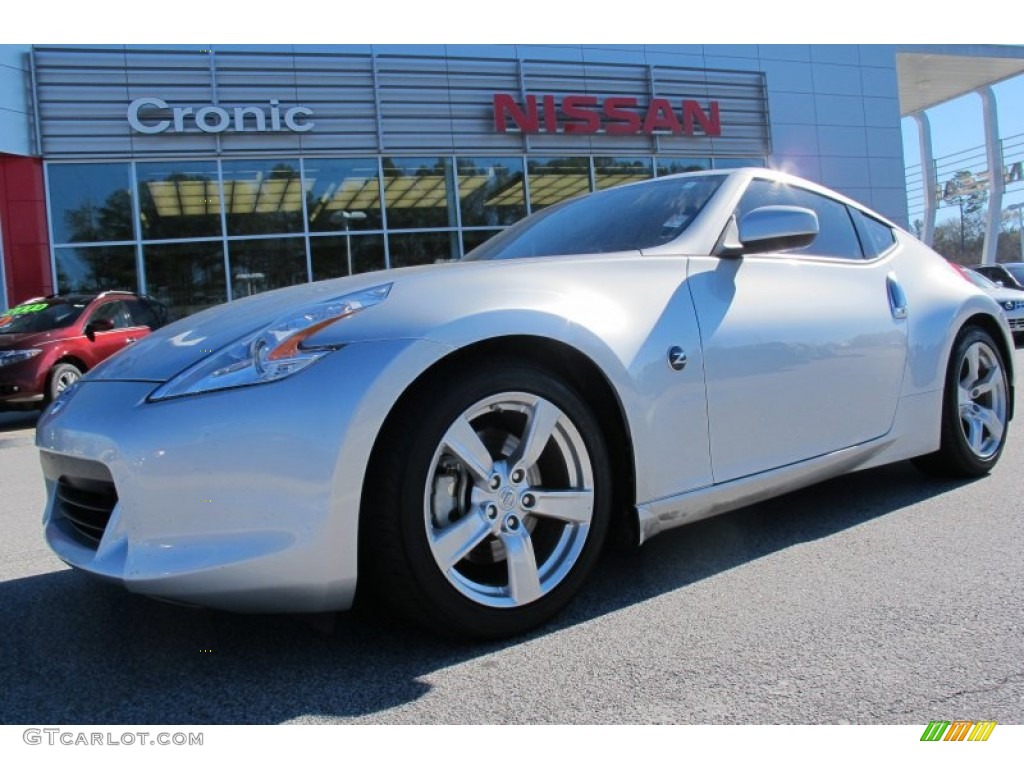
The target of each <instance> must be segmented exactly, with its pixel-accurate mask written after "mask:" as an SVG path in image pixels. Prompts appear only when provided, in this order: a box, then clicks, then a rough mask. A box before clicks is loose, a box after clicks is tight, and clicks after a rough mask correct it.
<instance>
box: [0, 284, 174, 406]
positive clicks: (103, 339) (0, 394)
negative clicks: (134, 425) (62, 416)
mask: <svg viewBox="0 0 1024 768" xmlns="http://www.w3.org/2000/svg"><path fill="white" fill-rule="evenodd" d="M166 322H167V308H166V307H164V305H163V304H160V303H159V302H157V301H154V300H153V299H150V298H148V297H146V296H137V295H135V294H134V293H127V292H123V291H107V292H105V293H101V294H98V295H97V294H91V295H90V294H68V295H66V296H47V297H45V298H39V299H30V300H29V301H26V302H24V303H22V304H19V305H18V306H16V307H13V308H12V309H10V310H8V311H7V312H5V313H3V314H2V315H0V410H15V409H23V408H31V407H37V406H41V405H45V404H46V403H48V402H50V401H51V400H53V399H54V398H55V397H57V395H59V394H60V393H61V392H63V391H64V390H65V389H66V388H67V387H69V386H70V385H71V384H73V383H74V382H75V381H77V380H78V379H79V378H80V377H81V376H82V374H83V373H85V372H86V371H88V370H89V369H90V368H92V367H93V366H95V365H96V364H97V363H100V362H102V361H103V360H106V359H107V358H108V357H110V356H111V355H112V354H114V353H115V352H117V351H119V350H121V349H123V348H124V347H126V346H128V345H129V344H132V343H134V342H135V341H137V340H139V339H141V338H142V337H143V336H146V335H147V334H149V333H150V331H152V330H154V329H156V328H159V327H160V326H162V325H164V324H165V323H166Z"/></svg>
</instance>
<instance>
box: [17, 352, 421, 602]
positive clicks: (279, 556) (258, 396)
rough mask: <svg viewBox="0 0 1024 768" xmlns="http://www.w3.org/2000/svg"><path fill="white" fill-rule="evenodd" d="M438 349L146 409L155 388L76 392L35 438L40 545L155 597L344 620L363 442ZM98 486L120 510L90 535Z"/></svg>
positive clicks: (352, 575)
mask: <svg viewBox="0 0 1024 768" xmlns="http://www.w3.org/2000/svg"><path fill="white" fill-rule="evenodd" d="M438 346H439V345H436V344H432V343H429V342H422V341H406V340H399V341H389V342H376V343H372V344H371V343H361V344H352V345H349V346H347V347H345V348H343V349H341V350H338V351H337V352H335V353H333V354H331V355H328V356H327V357H326V358H324V359H323V360H321V361H320V362H318V363H317V364H316V365H314V366H312V367H311V368H309V369H307V370H306V371H303V372H301V373H299V374H297V375H295V376H293V377H291V378H288V379H285V380H282V381H278V382H274V383H271V384H264V385H258V386H251V387H244V388H240V389H236V390H227V391H221V392H212V393H207V394H204V395H198V396H190V397H182V398H177V399H172V400H167V401H163V402H154V403H151V402H147V401H146V398H147V397H148V396H149V394H150V393H151V392H152V391H153V390H154V389H155V388H156V386H157V384H155V383H153V382H127V381H102V380H100V381H90V380H89V379H85V380H83V381H82V382H81V383H80V384H79V388H78V391H77V392H75V394H74V395H73V396H72V397H71V398H69V399H68V400H67V401H65V402H59V406H58V407H55V408H51V409H50V410H48V411H47V412H46V413H45V414H44V415H43V417H42V418H41V419H40V422H39V425H38V427H37V433H36V442H37V445H38V446H39V448H40V451H41V462H42V467H43V475H44V478H45V482H46V491H47V501H46V509H45V513H44V526H45V533H46V540H47V542H48V543H49V545H50V547H51V548H52V549H53V550H54V552H56V554H57V555H58V556H59V557H60V558H61V559H62V560H64V561H65V562H67V563H68V564H69V565H71V566H73V567H75V568H79V569H82V570H84V571H88V572H89V573H92V574H94V575H96V576H99V577H101V578H104V579H107V580H110V581H114V582H118V583H120V584H123V585H124V586H125V587H126V588H127V589H129V590H130V591H133V592H138V593H142V594H147V595H151V596H155V597H160V598H164V599H169V600H175V601H179V602H185V603H191V604H196V605H204V606H209V607H215V608H224V609H228V610H236V611H253V612H255V611H260V612H263V611H266V612H279V611H280V612H314V611H326V610H339V609H345V608H348V607H349V606H350V605H351V602H352V598H353V596H354V593H355V586H356V574H357V561H356V556H357V552H358V512H359V504H360V498H361V491H362V484H363V479H364V476H365V470H366V464H367V460H368V458H369V454H370V450H371V449H372V445H373V441H374V439H375V438H376V435H377V433H378V431H379V428H380V425H381V423H383V419H384V418H385V417H386V415H387V412H388V411H389V410H390V407H391V404H392V403H393V402H394V400H395V398H397V396H398V394H400V392H401V391H402V389H404V386H405V385H406V384H407V383H408V381H410V380H411V379H407V378H405V376H404V375H403V373H404V372H405V371H414V370H415V369H416V368H417V367H418V366H419V365H426V364H428V362H429V360H430V359H431V358H434V359H436V357H437V356H438V349H437V348H438ZM417 361H419V362H417ZM403 382H404V383H403ZM104 475H105V476H106V477H104ZM107 478H109V484H110V486H112V488H113V489H114V492H115V493H116V498H115V499H112V500H111V503H110V505H109V509H107V510H106V512H105V513H102V514H100V518H102V519H101V521H100V523H97V522H96V517H95V514H94V512H90V511H89V508H90V506H91V507H97V508H98V507H101V506H103V505H102V504H95V503H93V501H90V499H91V498H92V499H95V498H106V497H105V494H106V490H104V489H105V488H106V486H102V485H100V486H96V487H94V485H91V484H95V483H101V484H102V483H104V482H107ZM69 487H70V488H71V491H72V492H71V495H70V498H71V499H72V501H73V502H74V503H73V504H72V506H68V505H69V503H71V502H69V494H68V488H69ZM97 487H98V488H99V490H98V491H97ZM82 488H84V489H86V491H89V492H92V491H95V492H96V493H98V494H99V496H96V495H95V493H94V495H93V496H92V497H90V496H89V493H88V492H87V493H86V494H85V495H84V496H82V497H80V494H78V491H77V490H76V489H82ZM60 490H63V493H59V492H58V491H60ZM104 514H105V515H106V517H104ZM83 515H85V516H86V518H88V519H85V521H84V523H83ZM83 525H84V527H83ZM89 526H96V530H95V534H96V535H95V538H90V536H89V535H83V533H86V534H88V533H89V531H90V529H89Z"/></svg>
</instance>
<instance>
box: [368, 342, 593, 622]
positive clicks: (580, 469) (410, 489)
mask: <svg viewBox="0 0 1024 768" xmlns="http://www.w3.org/2000/svg"><path fill="white" fill-rule="evenodd" d="M533 428H535V429H536V430H538V435H539V437H538V438H537V439H532V440H531V439H527V436H526V435H527V432H528V431H529V430H531V429H533ZM453 445H455V446H456V447H454V448H453V447H452V446H453ZM524 454H525V455H524ZM488 463H489V464H490V466H483V465H485V464H488ZM470 466H475V467H476V470H475V471H471V470H470V469H469V467H470ZM611 498H612V494H611V470H610V463H609V458H608V452H607V449H606V447H605V443H604V439H603V436H602V434H601V432H600V429H599V428H598V424H597V420H596V419H595V418H594V415H593V413H592V412H591V410H590V408H589V407H588V406H587V404H586V402H585V401H584V400H583V398H581V397H580V396H579V395H578V394H577V393H576V392H575V391H574V390H573V389H572V388H570V387H569V386H568V385H567V384H566V383H565V382H563V381H561V380H560V379H558V378H557V377H554V376H552V375H551V374H550V373H548V372H546V371H544V370H543V369H541V368H538V367H535V366H533V365H530V364H527V363H522V362H517V361H509V360H487V361H486V362H481V363H479V364H476V365H473V366H471V367H467V368H464V369H461V370H459V371H456V372H450V373H449V375H447V376H445V377H443V378H441V379H438V378H435V379H434V381H433V382H432V383H428V384H426V385H424V386H423V387H422V388H421V389H419V390H418V391H416V392H415V393H413V396H412V397H410V398H406V399H405V400H404V402H403V405H402V406H401V407H400V408H399V409H398V410H397V411H396V413H395V414H393V415H392V417H391V418H389V420H388V423H387V425H386V426H385V431H384V433H383V434H382V435H381V438H380V440H379V441H378V444H377V446H376V447H375V449H374V455H373V457H372V461H371V466H370V473H369V476H368V483H367V488H366V492H365V494H364V501H363V508H362V515H361V527H362V534H363V535H362V539H361V544H362V546H361V551H360V580H361V587H360V589H361V590H364V589H365V588H366V587H367V586H369V588H370V590H371V593H372V595H373V597H372V598H371V599H377V600H379V599H383V600H385V601H386V602H388V603H390V604H391V605H392V606H393V607H395V608H397V609H398V610H399V611H400V612H401V613H403V614H404V615H406V616H407V617H409V618H412V619H414V620H416V621H419V622H420V623H422V624H425V625H427V626H428V627H430V628H432V629H434V630H437V631H439V632H441V633H444V634H450V635H459V636H471V637H477V638H488V639H493V638H501V637H507V636H511V635H516V634H520V633H522V632H525V631H527V630H529V629H531V628H532V627H535V626H537V625H539V624H542V623H544V622H546V621H548V620H549V619H551V618H552V617H553V616H554V615H555V614H556V613H558V612H559V611H560V610H561V609H562V608H563V607H564V606H565V605H566V604H567V603H568V602H569V601H570V600H571V598H572V597H573V595H575V593H576V592H577V591H578V590H579V588H580V586H581V585H582V583H583V582H584V580H585V579H586V577H587V575H588V574H589V573H590V571H591V570H592V569H593V567H594V565H595V563H596V562H597V559H598V556H599V555H600V552H601V549H602V546H603V544H604V540H605V537H606V535H607V531H608V525H609V520H610V518H611ZM552 513H557V515H558V517H552V516H551V515H552ZM445 535H447V536H448V538H444V537H445ZM453 541H458V542H459V544H458V545H454V544H452V542H453ZM510 552H511V553H513V554H512V555H511V556H510V554H509V553H510ZM442 563H444V564H446V565H443V564H442Z"/></svg>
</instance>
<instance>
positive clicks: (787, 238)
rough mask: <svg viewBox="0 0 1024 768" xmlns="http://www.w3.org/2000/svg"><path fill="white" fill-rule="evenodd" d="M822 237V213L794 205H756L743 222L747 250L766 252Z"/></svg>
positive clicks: (741, 236)
mask: <svg viewBox="0 0 1024 768" xmlns="http://www.w3.org/2000/svg"><path fill="white" fill-rule="evenodd" d="M817 236H818V215H817V214H816V213H815V212H814V211H812V210H811V209H809V208H798V207H797V206H794V205H765V206H762V207H761V208H755V209H754V210H752V211H751V212H750V213H748V214H747V215H746V216H744V217H743V218H742V219H740V223H739V240H740V243H742V245H743V252H744V253H764V252H766V251H784V250H788V249H790V248H803V247H804V246H806V245H810V244H811V243H812V242H814V238H816V237H817Z"/></svg>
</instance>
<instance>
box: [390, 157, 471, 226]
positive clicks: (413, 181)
mask: <svg viewBox="0 0 1024 768" xmlns="http://www.w3.org/2000/svg"><path fill="white" fill-rule="evenodd" d="M382 164H383V170H384V201H385V205H387V212H388V228H389V229H429V228H432V227H454V226H455V225H456V221H455V206H454V205H453V201H452V200H451V196H452V183H451V175H452V160H451V158H450V157H385V158H384V159H383V160H382Z"/></svg>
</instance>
